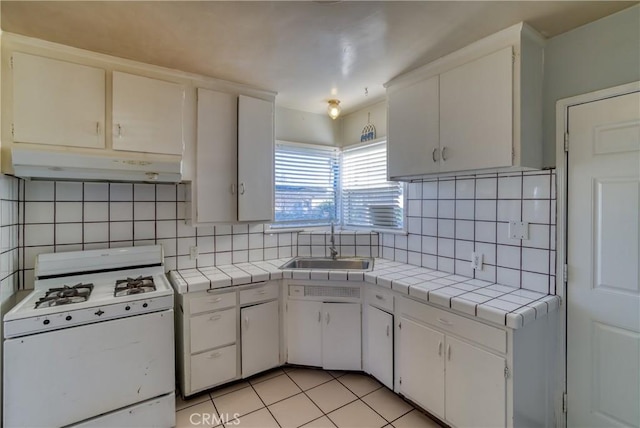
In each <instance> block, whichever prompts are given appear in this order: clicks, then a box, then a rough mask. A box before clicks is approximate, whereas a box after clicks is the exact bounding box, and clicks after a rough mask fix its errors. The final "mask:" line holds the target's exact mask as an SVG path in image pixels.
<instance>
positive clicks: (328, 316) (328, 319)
mask: <svg viewBox="0 0 640 428" xmlns="http://www.w3.org/2000/svg"><path fill="white" fill-rule="evenodd" d="M329 321H331V315H329V312H327V325H329Z"/></svg>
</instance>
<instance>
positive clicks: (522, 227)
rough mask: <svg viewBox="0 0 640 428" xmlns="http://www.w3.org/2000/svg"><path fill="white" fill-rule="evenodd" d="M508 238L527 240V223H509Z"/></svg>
mask: <svg viewBox="0 0 640 428" xmlns="http://www.w3.org/2000/svg"><path fill="white" fill-rule="evenodd" d="M509 238H511V239H529V223H527V222H526V221H510V222H509Z"/></svg>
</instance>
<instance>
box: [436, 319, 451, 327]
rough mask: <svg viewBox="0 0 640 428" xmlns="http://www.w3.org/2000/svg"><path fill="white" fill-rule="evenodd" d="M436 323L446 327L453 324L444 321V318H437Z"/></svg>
mask: <svg viewBox="0 0 640 428" xmlns="http://www.w3.org/2000/svg"><path fill="white" fill-rule="evenodd" d="M438 322H439V323H440V324H442V325H448V326H452V325H453V323H451V322H449V321H447V320H446V319H444V318H438Z"/></svg>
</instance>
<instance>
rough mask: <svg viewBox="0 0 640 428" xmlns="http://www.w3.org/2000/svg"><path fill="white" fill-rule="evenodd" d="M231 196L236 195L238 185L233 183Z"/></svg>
mask: <svg viewBox="0 0 640 428" xmlns="http://www.w3.org/2000/svg"><path fill="white" fill-rule="evenodd" d="M231 194H232V195H235V194H236V184H235V183H233V184H232V185H231Z"/></svg>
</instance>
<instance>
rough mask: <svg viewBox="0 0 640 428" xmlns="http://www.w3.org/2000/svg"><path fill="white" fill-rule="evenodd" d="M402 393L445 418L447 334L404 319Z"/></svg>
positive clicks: (400, 346) (402, 323) (401, 347)
mask: <svg viewBox="0 0 640 428" xmlns="http://www.w3.org/2000/svg"><path fill="white" fill-rule="evenodd" d="M400 322H401V325H402V327H401V328H400V341H399V346H398V348H399V351H400V363H399V364H398V367H399V371H400V373H398V376H399V377H400V381H401V384H400V392H401V393H402V394H403V395H405V396H406V397H407V398H409V399H411V400H412V401H415V402H416V403H418V404H420V405H421V406H422V407H424V408H425V409H427V410H428V411H429V412H431V413H433V414H434V415H436V416H438V417H440V418H443V419H444V345H445V344H444V334H442V333H440V332H438V331H435V330H433V329H430V328H429V327H426V326H424V325H422V324H418V323H416V322H414V321H411V320H410V319H407V318H401V320H400Z"/></svg>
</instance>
